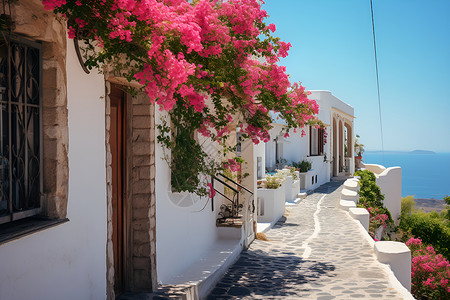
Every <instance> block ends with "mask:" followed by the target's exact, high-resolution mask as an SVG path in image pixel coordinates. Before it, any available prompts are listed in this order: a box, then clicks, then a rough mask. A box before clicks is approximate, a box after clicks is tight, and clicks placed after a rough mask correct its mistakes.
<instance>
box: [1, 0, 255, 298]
mask: <svg viewBox="0 0 450 300" xmlns="http://www.w3.org/2000/svg"><path fill="white" fill-rule="evenodd" d="M11 16H12V17H13V21H14V22H15V25H16V27H15V29H14V33H13V34H11V35H9V34H6V35H3V37H4V39H6V41H7V43H2V44H1V46H0V58H1V60H0V73H1V74H0V92H1V93H2V94H1V99H0V102H1V103H2V114H1V120H2V121H1V131H2V136H1V140H2V141H1V146H2V147H1V149H0V151H1V153H0V155H1V160H2V164H1V168H0V172H1V176H2V177H1V193H0V196H1V197H0V270H1V272H0V299H8V300H14V299H21V300H23V299H49V300H52V299H54V300H59V299H77V300H78V299H92V300H99V299H115V297H116V296H117V295H119V294H121V293H123V292H149V291H152V290H154V289H155V288H157V286H158V282H160V283H169V284H170V283H186V282H190V283H191V284H194V285H195V284H196V285H195V287H194V289H196V291H194V293H197V294H198V295H200V296H204V295H205V294H206V293H207V292H208V289H209V288H210V287H211V286H212V285H213V284H214V281H215V280H218V279H219V278H220V276H221V275H222V273H223V272H224V271H225V270H226V266H227V265H229V264H231V263H232V262H233V260H234V259H236V258H237V256H238V254H239V253H240V251H241V249H242V248H243V247H245V246H247V245H248V244H249V243H250V242H251V241H252V240H253V239H254V232H253V228H254V221H253V219H254V218H253V212H254V198H253V197H252V196H251V193H248V192H246V191H243V192H242V194H241V195H240V203H241V204H243V207H242V215H243V218H242V220H240V224H237V225H236V224H231V225H230V226H227V225H226V224H225V225H223V224H222V225H221V226H216V220H217V218H219V212H220V207H221V205H222V204H224V203H227V202H226V201H227V200H224V198H223V197H220V196H216V197H215V198H214V203H211V201H210V200H209V199H207V198H198V197H196V196H193V195H191V194H185V193H173V192H172V189H171V186H170V170H169V168H168V166H167V163H166V162H165V161H164V160H163V159H162V156H163V154H162V148H161V147H160V145H158V143H157V142H156V140H155V136H156V134H157V132H156V129H155V124H157V122H159V117H160V116H161V114H163V113H162V112H160V111H159V110H158V108H157V107H155V105H153V104H151V103H150V101H149V99H148V97H146V96H145V95H143V94H140V95H137V96H131V95H128V94H127V93H126V92H125V91H126V89H125V86H126V85H129V83H127V82H126V80H124V79H123V78H120V77H115V76H114V74H113V73H108V72H106V74H103V75H100V74H98V73H96V72H95V71H92V72H91V73H90V74H86V73H85V72H84V71H83V69H82V62H80V60H79V59H78V57H77V53H76V49H75V47H74V42H73V40H69V39H67V38H66V36H67V34H66V30H65V23H64V22H63V21H61V20H58V19H57V18H56V17H55V16H54V15H53V14H52V13H51V12H48V11H44V8H43V6H42V3H41V1H39V0H24V1H16V2H12V3H11ZM8 53H9V54H8ZM10 70H12V71H10ZM23 107H26V109H22V108H23ZM33 112H34V113H33ZM24 120H28V122H24ZM40 122H42V126H39V124H40ZM205 147H209V145H208V143H207V144H206V146H205ZM211 149H212V151H213V152H214V151H215V146H211ZM255 149H256V148H254V147H252V146H250V145H248V144H247V142H245V143H243V145H242V150H241V155H242V156H243V157H244V158H245V159H246V161H247V162H249V163H248V164H247V165H245V166H244V168H245V169H244V172H248V173H250V174H251V175H250V176H249V177H248V178H246V179H245V181H244V183H243V185H244V186H246V187H248V189H249V190H250V191H253V192H254V191H255V190H256V188H255V185H256V182H255V178H254V174H256V165H257V162H258V160H257V156H256V155H255V153H256V150H255ZM259 163H260V164H261V161H259ZM216 187H217V189H218V190H220V189H222V191H223V186H222V187H221V186H220V184H217V185H216Z"/></svg>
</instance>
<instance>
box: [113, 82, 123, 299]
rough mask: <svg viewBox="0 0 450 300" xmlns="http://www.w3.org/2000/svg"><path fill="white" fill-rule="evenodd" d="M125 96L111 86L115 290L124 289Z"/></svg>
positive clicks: (120, 290)
mask: <svg viewBox="0 0 450 300" xmlns="http://www.w3.org/2000/svg"><path fill="white" fill-rule="evenodd" d="M124 100H125V93H124V92H123V91H122V90H120V89H119V88H118V87H116V86H113V85H111V93H110V101H111V114H110V119H111V123H110V124H111V126H110V132H109V144H110V147H111V156H112V161H111V168H112V209H113V211H112V224H113V232H112V241H113V251H114V290H115V293H116V295H118V294H120V293H121V292H123V290H124V269H125V268H124V266H125V240H124V237H125V229H124V228H125V224H126V223H125V215H126V214H125V213H126V212H125V207H126V206H125V195H126V193H125V171H124V170H125V150H126V149H125V141H126V139H125V133H126V131H125V106H124V104H125V103H124V102H125V101H124Z"/></svg>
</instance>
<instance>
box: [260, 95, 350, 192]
mask: <svg viewBox="0 0 450 300" xmlns="http://www.w3.org/2000/svg"><path fill="white" fill-rule="evenodd" d="M309 98H310V99H314V100H316V101H317V104H318V105H319V114H318V116H317V117H318V118H319V120H321V121H322V122H323V123H324V124H325V126H326V127H325V130H320V129H317V128H313V127H311V126H308V127H307V128H303V129H300V130H297V132H296V133H294V132H293V131H291V132H290V133H289V137H286V138H285V137H283V134H282V133H281V132H282V129H283V128H284V125H283V122H282V121H277V122H276V123H275V124H273V125H274V128H273V129H272V130H271V131H270V135H271V138H272V139H271V141H270V142H268V143H266V148H265V166H266V169H267V171H273V170H275V169H276V168H277V167H282V166H283V165H285V164H286V165H292V162H300V161H302V160H307V161H310V162H311V164H312V169H311V170H310V171H308V172H307V173H306V174H301V176H302V178H303V182H302V188H303V189H307V190H309V189H314V188H316V187H318V186H320V185H322V184H324V183H326V182H328V181H330V179H331V178H332V177H336V176H342V175H346V174H353V173H354V170H355V162H354V158H353V157H354V147H353V144H354V129H353V119H354V110H353V107H351V106H350V105H348V104H347V103H345V102H343V101H342V100H340V99H339V98H337V97H336V96H334V95H333V94H332V93H331V92H329V91H311V95H310V96H309ZM302 135H303V137H302Z"/></svg>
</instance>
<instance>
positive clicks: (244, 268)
mask: <svg viewBox="0 0 450 300" xmlns="http://www.w3.org/2000/svg"><path fill="white" fill-rule="evenodd" d="M342 183H343V182H330V183H327V184H325V185H322V186H321V187H320V188H319V189H317V190H316V191H315V193H313V194H311V195H309V196H308V197H306V199H304V200H303V201H301V202H300V203H299V204H297V205H295V206H291V207H288V208H287V210H286V214H285V217H283V218H282V219H281V220H280V221H279V222H278V223H277V224H276V225H275V226H274V228H273V229H271V230H270V231H268V232H267V234H266V236H267V238H268V239H269V241H261V240H255V241H254V242H253V243H252V244H251V246H250V248H249V249H248V250H246V251H244V252H243V253H242V255H241V257H240V258H239V259H238V261H237V262H236V263H235V264H234V266H232V267H231V268H230V269H229V270H228V272H227V273H226V274H225V275H224V277H223V278H222V279H221V281H220V282H219V283H218V284H217V286H216V287H215V288H214V289H213V290H212V291H211V294H210V295H209V297H208V299H232V298H235V299H236V298H237V299H298V298H303V299H357V298H360V299H361V298H366V299H403V297H402V296H401V294H400V293H399V292H397V290H395V289H394V288H392V287H391V285H390V283H389V279H388V275H387V272H386V271H385V269H384V268H383V266H382V265H381V264H380V263H379V262H378V261H377V259H376V257H375V255H374V253H373V248H372V247H371V246H370V245H369V244H368V242H367V241H366V240H365V239H364V238H363V236H362V234H361V233H360V232H359V231H358V229H357V226H356V224H355V223H354V222H353V220H351V219H350V217H349V216H348V215H347V214H346V213H345V212H344V211H342V210H341V209H339V198H340V191H341V189H342V186H341V185H342Z"/></svg>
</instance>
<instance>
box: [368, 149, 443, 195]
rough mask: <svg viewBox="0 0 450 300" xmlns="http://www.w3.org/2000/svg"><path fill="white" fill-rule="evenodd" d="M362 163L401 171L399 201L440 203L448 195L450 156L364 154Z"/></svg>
mask: <svg viewBox="0 0 450 300" xmlns="http://www.w3.org/2000/svg"><path fill="white" fill-rule="evenodd" d="M363 162H364V163H368V164H379V165H383V166H385V167H386V168H388V167H395V166H400V167H402V197H406V196H408V195H414V197H415V198H434V199H443V198H444V197H445V196H446V195H450V153H420V154H417V153H414V152H394V151H389V152H384V154H383V153H381V152H378V151H373V152H372V151H366V152H365V153H364V155H363Z"/></svg>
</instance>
